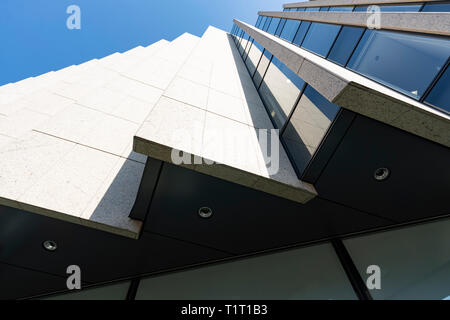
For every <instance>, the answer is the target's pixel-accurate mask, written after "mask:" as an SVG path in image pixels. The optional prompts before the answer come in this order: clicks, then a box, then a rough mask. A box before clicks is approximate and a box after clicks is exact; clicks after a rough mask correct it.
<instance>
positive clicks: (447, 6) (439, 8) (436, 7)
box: [422, 2, 450, 12]
mask: <svg viewBox="0 0 450 320" xmlns="http://www.w3.org/2000/svg"><path fill="white" fill-rule="evenodd" d="M422 12H450V2H449V3H427V4H426V5H425V6H424V7H423V9H422Z"/></svg>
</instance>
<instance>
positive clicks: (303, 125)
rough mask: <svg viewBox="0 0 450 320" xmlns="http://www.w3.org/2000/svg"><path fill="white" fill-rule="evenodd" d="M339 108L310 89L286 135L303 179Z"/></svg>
mask: <svg viewBox="0 0 450 320" xmlns="http://www.w3.org/2000/svg"><path fill="white" fill-rule="evenodd" d="M338 111H339V107H338V106H337V105H335V104H333V103H331V102H329V101H328V100H327V99H325V98H324V97H323V96H322V95H321V94H320V93H319V92H317V91H316V90H314V89H313V87H311V86H309V85H308V86H307V87H306V89H305V92H304V94H303V95H302V97H301V98H300V101H299V102H298V104H297V107H296V108H295V111H294V113H293V114H292V117H291V119H290V121H289V123H288V125H287V127H286V130H285V131H284V133H283V134H282V139H283V142H284V144H285V145H286V147H287V149H288V151H289V153H290V155H291V159H292V160H293V162H294V164H295V167H296V169H297V173H298V175H299V176H301V174H302V173H303V171H304V170H305V168H306V166H307V165H308V163H309V161H310V160H311V158H312V156H313V155H314V152H315V151H316V150H317V148H318V147H319V144H320V142H321V141H322V139H323V137H324V136H325V134H326V132H327V130H328V128H329V127H330V125H331V123H332V122H333V120H334V118H335V117H336V114H337V113H338Z"/></svg>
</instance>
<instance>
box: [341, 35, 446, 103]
mask: <svg viewBox="0 0 450 320" xmlns="http://www.w3.org/2000/svg"><path fill="white" fill-rule="evenodd" d="M449 56H450V40H449V39H447V38H438V37H428V36H421V35H416V34H409V33H401V32H388V31H380V30H376V31H375V30H367V31H366V32H365V33H364V36H363V37H362V39H361V41H360V43H359V44H358V47H357V48H356V50H355V52H354V53H353V55H352V57H351V59H350V61H349V63H348V66H347V67H348V68H350V69H352V70H354V71H356V72H359V73H361V74H363V75H365V76H367V77H369V78H371V79H373V80H375V81H378V82H381V83H383V84H385V85H387V86H390V87H392V88H394V89H396V90H398V91H401V92H403V93H405V94H407V95H409V96H411V97H413V98H416V99H418V98H420V97H421V96H422V95H423V93H424V92H425V90H426V88H427V87H428V86H429V84H430V83H431V81H432V80H433V79H434V77H435V76H436V74H437V73H438V72H439V70H440V69H441V68H442V67H443V66H444V63H445V62H446V61H447V58H448V57H449Z"/></svg>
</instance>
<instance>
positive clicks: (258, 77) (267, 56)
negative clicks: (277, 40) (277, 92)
mask: <svg viewBox="0 0 450 320" xmlns="http://www.w3.org/2000/svg"><path fill="white" fill-rule="evenodd" d="M271 59H272V54H271V53H270V52H269V51H268V50H266V49H265V50H264V52H263V55H262V56H261V59H260V61H259V65H258V68H257V69H256V72H255V75H254V76H253V83H254V84H255V87H256V88H259V85H260V84H261V81H262V79H263V77H264V74H265V73H266V70H267V67H268V66H269V64H270V60H271Z"/></svg>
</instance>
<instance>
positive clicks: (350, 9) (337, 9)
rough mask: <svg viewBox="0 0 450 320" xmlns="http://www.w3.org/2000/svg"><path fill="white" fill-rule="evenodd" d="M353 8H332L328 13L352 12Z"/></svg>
mask: <svg viewBox="0 0 450 320" xmlns="http://www.w3.org/2000/svg"><path fill="white" fill-rule="evenodd" d="M353 8H354V7H332V8H330V10H329V11H353Z"/></svg>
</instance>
